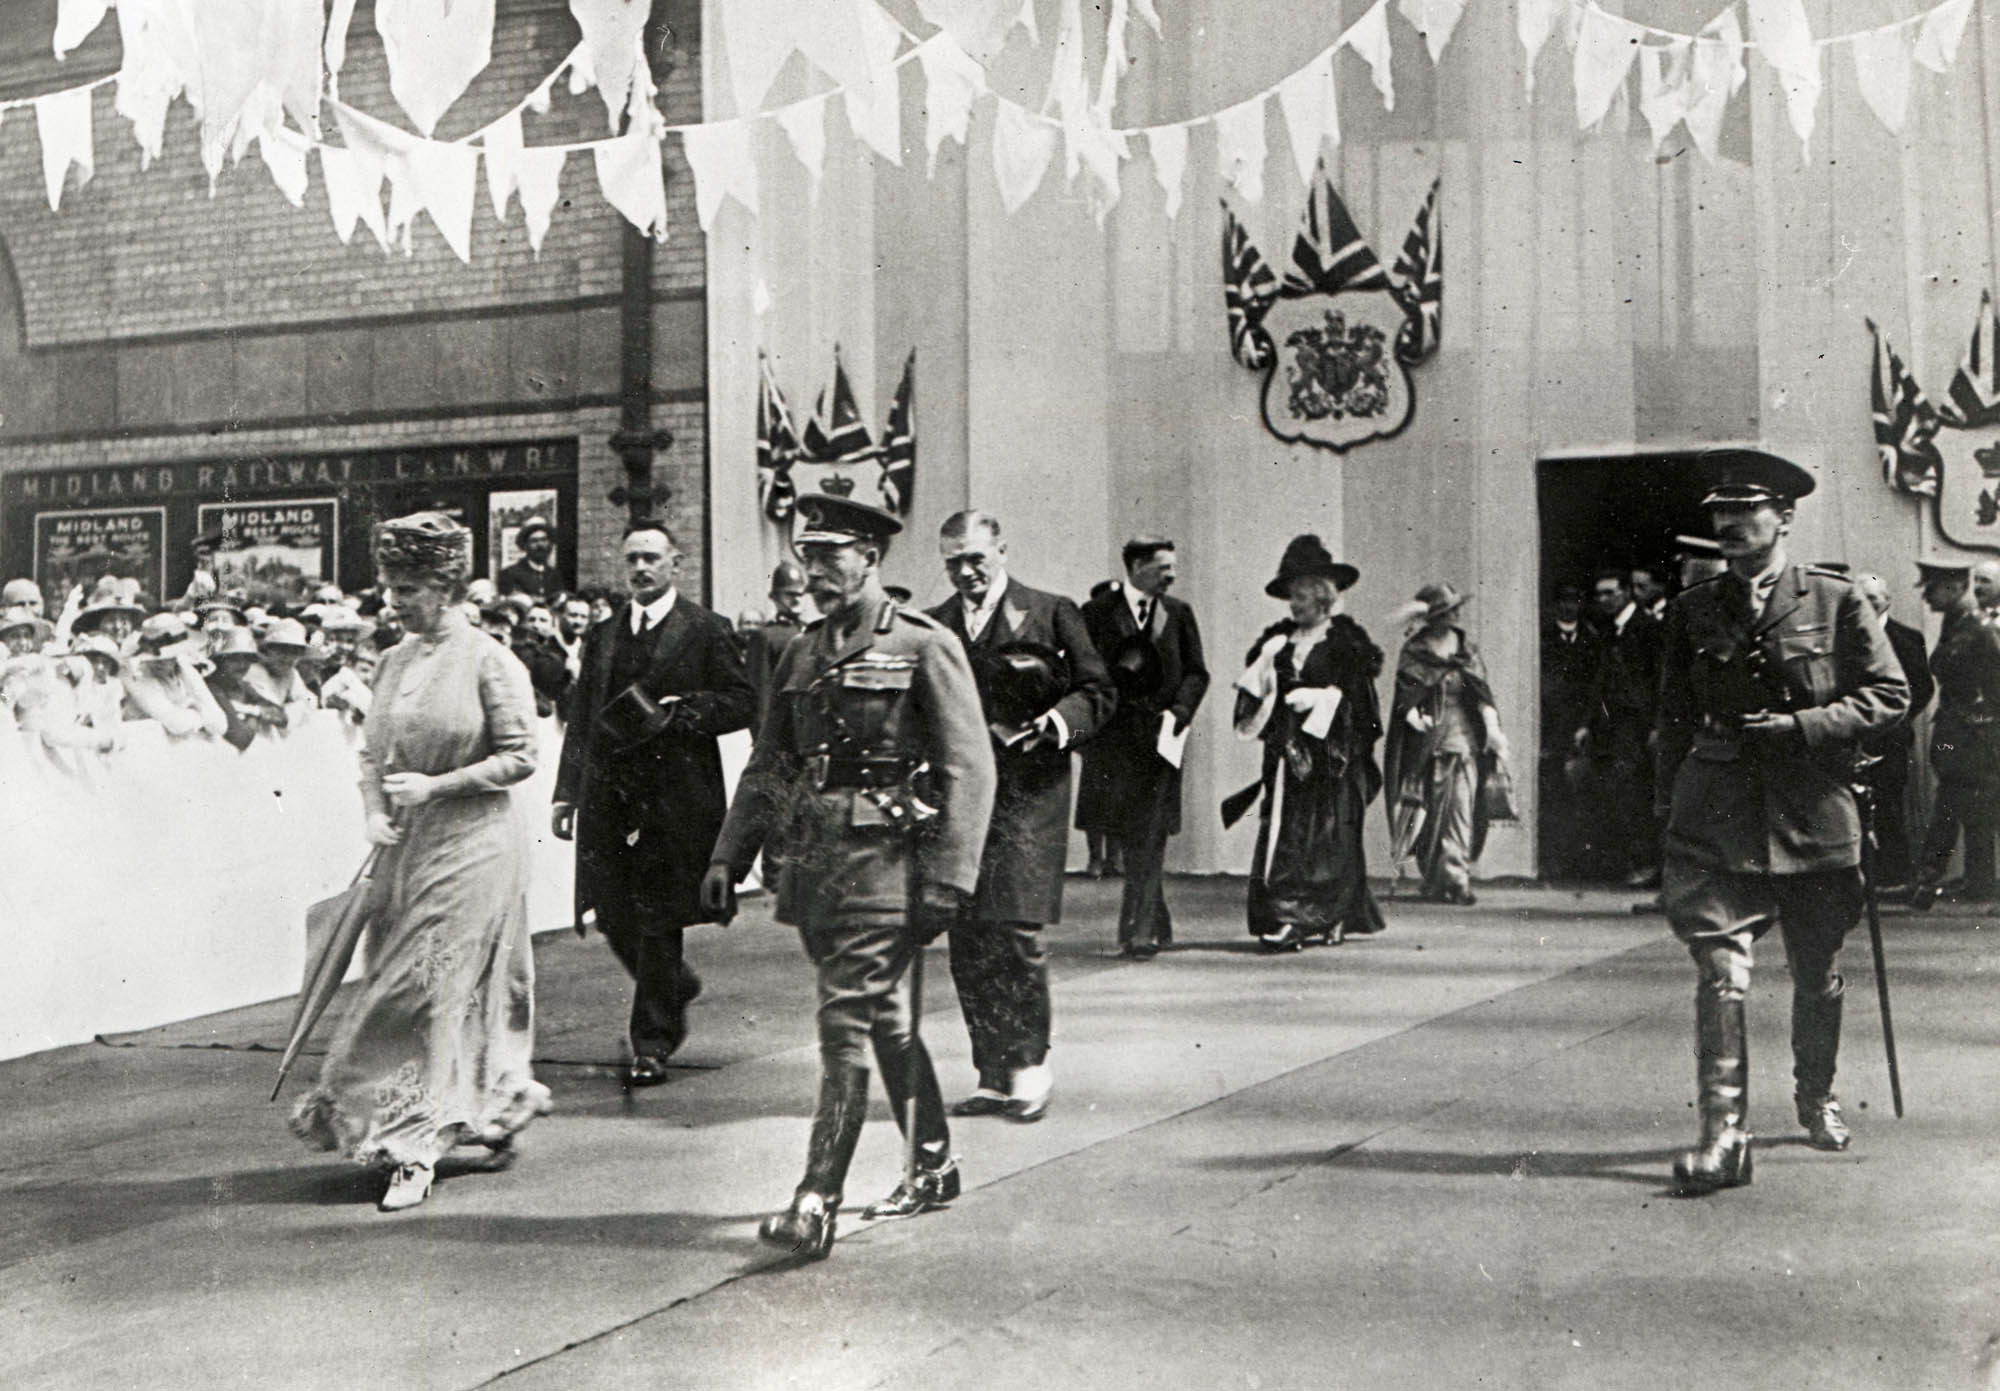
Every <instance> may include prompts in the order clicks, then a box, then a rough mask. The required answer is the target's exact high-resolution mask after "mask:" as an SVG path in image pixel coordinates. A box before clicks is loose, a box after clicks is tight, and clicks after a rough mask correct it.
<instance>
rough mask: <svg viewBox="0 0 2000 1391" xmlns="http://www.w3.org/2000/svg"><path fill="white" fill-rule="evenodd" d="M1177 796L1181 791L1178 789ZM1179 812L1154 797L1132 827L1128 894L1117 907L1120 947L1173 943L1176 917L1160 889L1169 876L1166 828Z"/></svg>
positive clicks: (1127, 841)
mask: <svg viewBox="0 0 2000 1391" xmlns="http://www.w3.org/2000/svg"><path fill="white" fill-rule="evenodd" d="M1175 792H1176V794H1178V792H1179V789H1178V787H1176V789H1175ZM1176 810H1178V807H1177V805H1176V803H1175V802H1173V801H1170V800H1169V799H1168V798H1167V797H1166V796H1165V795H1163V794H1162V795H1155V796H1153V797H1152V798H1151V799H1150V800H1149V802H1148V804H1147V806H1146V808H1145V817H1144V819H1143V820H1140V821H1137V822H1136V823H1135V824H1132V825H1129V826H1128V827H1127V828H1126V830H1125V833H1124V835H1123V836H1122V837H1121V840H1120V843H1121V844H1122V845H1123V846H1124V847H1125V892H1124V896H1123V897H1122V898H1121V899H1120V901H1119V904H1118V945H1119V946H1121V947H1130V946H1154V947H1157V946H1160V945H1163V944H1164V943H1167V942H1171V941H1173V940H1174V920H1173V915H1172V914H1170V913H1168V912H1167V898H1166V894H1165V892H1164V891H1163V890H1162V888H1161V880H1162V878H1163V877H1164V876H1165V874H1166V865H1167V827H1168V826H1169V825H1171V824H1172V822H1173V820H1174V813H1175V812H1176Z"/></svg>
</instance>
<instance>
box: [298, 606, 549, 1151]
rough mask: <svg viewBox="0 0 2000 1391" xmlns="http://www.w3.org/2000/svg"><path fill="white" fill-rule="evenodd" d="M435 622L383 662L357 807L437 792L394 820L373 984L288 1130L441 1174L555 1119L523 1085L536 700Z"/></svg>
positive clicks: (508, 667)
mask: <svg viewBox="0 0 2000 1391" xmlns="http://www.w3.org/2000/svg"><path fill="white" fill-rule="evenodd" d="M440 622H441V624H443V625H444V626H443V627H442V628H441V629H440V631H439V633H438V634H437V635H436V636H434V637H431V636H422V635H417V634H412V635H410V636H409V637H406V638H404V639H403V641H402V642H401V643H399V644H398V645H397V646H396V647H394V648H393V649H391V650H390V652H389V653H388V655H387V656H385V657H384V658H383V660H382V666H381V670H380V672H379V674H378V676H377V679H376V683H375V690H374V703H373V708H372V709H371V710H370V711H369V714H368V721H367V725H366V728H365V731H364V734H365V737H364V742H363V749H362V753H361V765H362V795H363V798H364V800H365V801H366V802H367V804H368V806H369V807H370V808H371V809H374V810H388V803H387V801H386V798H385V797H384V795H383V792H382V786H381V783H382V777H383V775H384V774H386V773H391V772H416V773H429V774H431V775H433V776H436V777H439V778H440V779H441V782H440V784H439V785H438V787H437V789H436V791H435V792H434V794H433V796H432V798H431V800H430V801H428V802H426V803H424V804H423V805H422V806H416V807H407V808H404V809H402V810H401V811H400V812H398V813H396V815H397V817H398V820H399V824H400V825H401V826H402V828H403V839H402V843H401V844H400V845H399V846H393V847H390V848H388V849H385V850H384V851H383V852H382V858H381V861H380V863H379V865H378V868H377V887H378V890H379V889H381V888H382V887H383V886H385V885H386V889H387V894H386V908H385V909H384V910H383V912H382V913H381V914H380V915H379V916H378V917H377V918H376V919H375V924H374V926H373V927H372V928H371V931H370V936H369V939H368V941H367V947H368V950H369V956H368V964H369V974H368V978H367V980H366V982H365V984H364V985H363V986H362V990H361V994H360V997H359V998H358V999H357V1000H355V1001H354V1003H353V1005H352V1006H351V1007H350V1009H349V1012H348V1014H347V1015H346V1017H345V1018H344V1019H343V1020H342V1022H341V1025H340V1028H339V1030H338V1031H337V1033H336V1034H335V1036H334V1041H333V1046H332V1049H331V1051H330V1052H329V1054H328V1056H327V1059H326V1063H325V1066H324V1067H323V1068H322V1069H321V1071H320V1079H319V1082H318V1084H317V1085H316V1086H315V1087H314V1088H313V1090H312V1091H311V1092H309V1093H308V1094H307V1095H306V1096H305V1098H304V1099H303V1100H302V1101H300V1103H299V1105H298V1107H297V1109H296V1110H295V1111H294V1112H293V1116H292V1128H293V1130H294V1131H296V1132H297V1133H298V1135H299V1137H300V1138H301V1139H304V1140H306V1141H307V1142H309V1143H312V1144H316V1145H318V1146H319V1147H320V1148H322V1149H338V1150H340V1151H342V1152H343V1153H345V1154H346V1155H347V1156H348V1157H349V1158H351V1159H354V1160H356V1161H358V1162H360V1163H363V1164H367V1165H370V1166H372V1167H390V1166H394V1165H399V1164H434V1163H435V1162H436V1161H437V1159H438V1158H439V1157H440V1156H441V1155H443V1154H444V1153H445V1152H446V1151H448V1150H450V1149H451V1148H452V1146H453V1145H455V1144H464V1143H470V1142H479V1143H484V1144H494V1143H497V1142H500V1141H503V1140H504V1139H505V1138H506V1137H507V1136H509V1135H511V1134H512V1133H514V1132H515V1131H517V1130H519V1129H520V1128H521V1127H523V1126H525V1125H526V1124H527V1123H528V1122H529V1121H531V1120H533V1119H534V1117H535V1116H537V1115H539V1114H541V1113H542V1112H544V1111H546V1110H547V1109H548V1095H549V1093H548V1088H546V1087H544V1086H543V1085H542V1084H541V1083H539V1082H537V1081H535V1079H534V1077H533V1075H532V1073H531V1071H530V1052H531V1050H532V1048H533V1044H534V994H535V969H534V957H533V955H532V950H531V947H530V944H529V936H528V918H527V887H528V884H527V850H528V836H527V826H526V823H525V821H524V820H523V815H524V813H523V811H522V810H521V809H519V808H516V807H515V806H514V801H513V797H512V795H511V794H510V793H509V792H508V788H509V787H510V786H512V785H513V784H515V783H518V782H520V781H522V780H523V779H525V778H526V777H528V776H529V775H530V774H531V773H533V772H534V770H535V733H534V721H535V697H534V693H533V691H532V689H531V688H530V686H529V684H528V673H527V671H526V670H525V669H524V668H523V667H522V666H521V664H520V662H519V661H517V660H516V659H515V658H514V656H513V655H512V654H511V653H509V652H508V651H507V649H506V648H504V647H502V646H501V645H500V644H499V643H497V642H495V641H493V639H492V638H490V637H488V636H486V634H484V633H482V632H480V631H478V630H476V629H474V628H472V627H470V626H468V625H467V624H466V623H465V622H464V620H463V619H462V618H460V617H458V616H457V615H456V614H455V613H452V612H449V611H447V613H446V614H445V615H444V616H443V617H442V618H441V619H440Z"/></svg>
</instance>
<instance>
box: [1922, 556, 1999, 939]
mask: <svg viewBox="0 0 2000 1391" xmlns="http://www.w3.org/2000/svg"><path fill="white" fill-rule="evenodd" d="M1917 570H1918V573H1919V574H1921V575H1922V576H1923V584H1922V587H1923V592H1924V603H1925V604H1926V605H1928V606H1929V607H1930V609H1931V610H1932V612H1934V613H1936V614H1938V615H1939V617H1940V618H1941V620H1942V622H1941V623H1940V625H1939V627H1938V640H1937V646H1936V647H1935V648H1933V649H1932V651H1931V659H1930V667H1931V674H1932V675H1933V676H1934V677H1935V678H1936V679H1937V695H1938V708H1937V717H1936V718H1935V719H1933V720H1932V721H1931V771H1932V772H1933V773H1935V774H1936V775H1937V797H1936V800H1935V801H1934V802H1933V803H1932V806H1931V824H1930V829H1929V831H1928V832H1927V833H1926V834H1925V836H1924V848H1923V857H1922V860H1921V862H1920V863H1919V864H1918V866H1917V886H1916V888H1915V889H1914V890H1913V891H1912V897H1911V900H1910V902H1911V905H1912V906H1913V907H1916V908H1920V909H1924V908H1929V907H1930V906H1931V905H1932V904H1933V903H1935V902H1936V901H1937V899H1938V897H1939V895H1941V894H1942V893H1943V892H1944V875H1945V869H1946V867H1947V866H1948V865H1949V864H1950V863H1951V854H1952V851H1953V850H1954V849H1956V848H1957V845H1958V840H1959V834H1960V832H1961V831H1963V833H1964V836H1965V882H1964V884H1963V885H1962V886H1961V887H1960V890H1959V896H1960V897H1961V898H1963V899H1966V900H1967V901H1970V902H1980V901H1983V900H1986V899H1991V898H1993V897H1994V896H1995V894H1996V893H2000V877H1996V874H1995V871H1994V847H1993V841H1994V834H1995V832H1996V831H2000V634H1996V632H1995V631H1994V629H1993V628H1991V627H1989V626H1988V625H1987V624H1986V623H1985V621H1984V620H1983V619H1982V618H1981V616H1980V615H1981V610H1980V607H1979V596H1978V594H1977V592H1976V591H1975V590H1974V589H1973V588H1972V587H1971V583H1970V581H1971V579H1972V578H1975V577H1974V576H1973V575H1972V572H1971V571H1969V570H1968V569H1966V568H1965V567H1963V566H1949V565H1929V564H1922V563H1920V564H1919V565H1918V566H1917Z"/></svg>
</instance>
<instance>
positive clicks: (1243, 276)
mask: <svg viewBox="0 0 2000 1391" xmlns="http://www.w3.org/2000/svg"><path fill="white" fill-rule="evenodd" d="M1277 297H1278V277H1277V276H1276V275H1275V274H1273V273H1272V271H1271V268H1270V266H1268V265H1266V264H1265V263H1264V257H1263V255H1262V254H1261V253H1260V252H1259V251H1258V250H1257V248H1256V246H1255V245H1254V244H1253V243H1252V242H1251V240H1250V234H1249V233H1248V232H1246V231H1245V230H1244V229H1243V224H1242V223H1240V222H1238V221H1237V220H1236V214H1235V213H1233V212H1231V211H1230V210H1229V205H1228V204H1227V203H1224V204H1223V205H1222V298H1223V301H1224V303H1225V304H1227V306H1228V308H1229V351H1230V352H1232V353H1234V354H1235V356H1236V360H1237V361H1238V362H1240V363H1242V364H1243V365H1244V366H1245V367H1248V368H1250V369H1252V370H1253V371H1260V372H1261V371H1262V370H1263V369H1264V368H1266V367H1269V366H1270V365H1271V364H1272V363H1273V362H1274V361H1276V360H1277V356H1278V350H1277V347H1276V346H1275V345H1274V344H1273V343H1272V342H1271V335H1270V334H1268V333H1266V332H1264V329H1263V323H1264V312H1265V311H1266V310H1268V309H1269V308H1270V307H1271V301H1272V300H1274V299H1276V298H1277Z"/></svg>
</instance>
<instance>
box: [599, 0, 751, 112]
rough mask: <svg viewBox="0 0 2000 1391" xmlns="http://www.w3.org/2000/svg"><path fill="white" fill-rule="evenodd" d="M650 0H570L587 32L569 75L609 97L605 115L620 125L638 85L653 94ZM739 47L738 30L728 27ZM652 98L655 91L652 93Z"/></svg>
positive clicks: (605, 100)
mask: <svg viewBox="0 0 2000 1391" xmlns="http://www.w3.org/2000/svg"><path fill="white" fill-rule="evenodd" d="M651 9H652V2H651V0H569V12H570V14H571V16H572V17H574V18H575V20H576V25H577V28H578V29H579V30H581V31H582V33H583V41H582V42H581V43H580V44H578V45H577V52H576V57H575V60H574V62H573V63H572V64H571V67H570V76H571V79H572V80H575V79H576V78H578V77H579V76H580V77H582V78H583V80H584V81H586V82H588V83H590V84H592V85H594V86H595V87H596V88H597V94H598V95H599V96H601V97H603V98H604V114H605V117H606V119H607V120H609V121H610V123H611V129H612V130H614V131H615V130H617V129H618V125H619V118H620V117H621V116H623V115H624V114H625V112H626V110H627V108H628V107H629V106H630V104H631V101H632V98H633V96H634V87H635V86H637V87H639V88H640V89H642V90H645V91H647V92H648V93H649V94H650V89H651V87H652V83H653V77H652V74H651V73H650V72H649V71H647V68H646V36H645V35H646V16H647V15H648V14H649V13H650V12H651ZM729 38H730V45H731V47H732V48H733V47H734V46H735V39H736V30H735V28H734V27H732V28H731V29H730V31H729ZM648 100H650V95H648Z"/></svg>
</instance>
